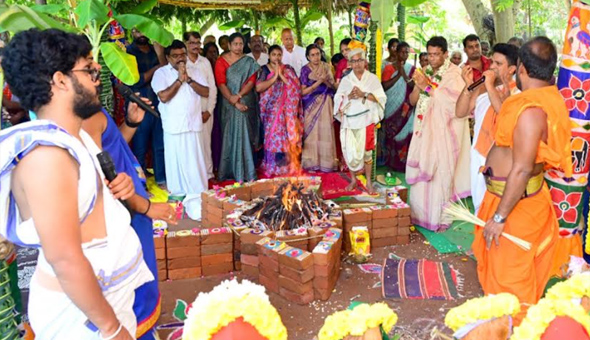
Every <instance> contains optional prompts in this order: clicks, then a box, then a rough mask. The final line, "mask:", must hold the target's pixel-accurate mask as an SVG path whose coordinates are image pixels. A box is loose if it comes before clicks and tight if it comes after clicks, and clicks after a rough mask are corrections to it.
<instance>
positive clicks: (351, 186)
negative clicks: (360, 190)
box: [346, 181, 357, 191]
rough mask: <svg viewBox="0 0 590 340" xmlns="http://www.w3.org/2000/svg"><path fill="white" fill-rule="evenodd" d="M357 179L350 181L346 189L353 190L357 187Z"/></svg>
mask: <svg viewBox="0 0 590 340" xmlns="http://www.w3.org/2000/svg"><path fill="white" fill-rule="evenodd" d="M356 186H357V184H356V181H352V182H350V184H349V185H348V186H347V187H346V191H353V190H354V189H356Z"/></svg>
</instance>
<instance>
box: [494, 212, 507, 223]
mask: <svg viewBox="0 0 590 340" xmlns="http://www.w3.org/2000/svg"><path fill="white" fill-rule="evenodd" d="M492 219H493V220H494V222H496V223H505V222H506V217H502V215H500V214H498V213H495V214H494V217H493V218H492Z"/></svg>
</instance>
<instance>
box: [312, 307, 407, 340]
mask: <svg viewBox="0 0 590 340" xmlns="http://www.w3.org/2000/svg"><path fill="white" fill-rule="evenodd" d="M396 323H397V314H395V313H394V312H393V310H391V308H389V306H387V304H385V303H383V302H380V303H375V304H372V305H369V304H365V303H361V304H358V305H357V306H355V307H353V308H352V309H347V310H343V311H339V312H336V313H334V314H332V315H330V316H328V317H327V318H326V321H325V322H324V325H323V326H322V328H321V329H320V332H319V334H318V340H349V339H352V338H353V337H355V338H354V339H363V340H381V339H389V336H388V334H389V333H390V332H391V330H392V329H393V326H395V324H396Z"/></svg>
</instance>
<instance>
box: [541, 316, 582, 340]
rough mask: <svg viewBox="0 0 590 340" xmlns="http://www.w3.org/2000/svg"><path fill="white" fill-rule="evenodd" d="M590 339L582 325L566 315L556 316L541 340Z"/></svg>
mask: <svg viewBox="0 0 590 340" xmlns="http://www.w3.org/2000/svg"><path fill="white" fill-rule="evenodd" d="M563 339H568V340H569V339H571V340H573V339H576V340H590V337H589V336H588V333H587V332H586V330H585V329H584V327H583V326H582V325H580V324H579V323H577V322H576V321H575V320H574V319H572V318H570V317H567V316H558V317H556V318H555V319H554V320H553V321H551V323H550V324H549V327H547V330H545V333H543V336H541V340H563Z"/></svg>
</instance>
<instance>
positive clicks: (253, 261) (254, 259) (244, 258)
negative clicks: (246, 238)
mask: <svg viewBox="0 0 590 340" xmlns="http://www.w3.org/2000/svg"><path fill="white" fill-rule="evenodd" d="M240 262H242V264H245V265H248V266H253V267H258V264H259V263H260V259H259V258H258V256H255V255H245V254H242V255H240Z"/></svg>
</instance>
